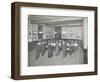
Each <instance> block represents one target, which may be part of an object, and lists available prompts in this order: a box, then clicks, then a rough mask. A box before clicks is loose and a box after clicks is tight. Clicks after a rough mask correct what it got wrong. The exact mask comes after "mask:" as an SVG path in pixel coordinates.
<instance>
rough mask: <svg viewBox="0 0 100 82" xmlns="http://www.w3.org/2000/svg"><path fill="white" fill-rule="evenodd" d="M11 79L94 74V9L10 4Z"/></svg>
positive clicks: (95, 46)
mask: <svg viewBox="0 0 100 82" xmlns="http://www.w3.org/2000/svg"><path fill="white" fill-rule="evenodd" d="M11 10H12V12H11V14H12V18H11V20H12V21H11V22H12V25H11V41H12V42H11V44H12V45H11V46H12V48H11V49H12V50H11V77H12V79H16V80H20V79H38V78H54V77H69V76H83V75H97V58H98V57H97V45H98V44H97V31H98V30H97V7H93V6H78V5H61V4H44V3H31V2H30V3H27V2H14V3H12V7H11Z"/></svg>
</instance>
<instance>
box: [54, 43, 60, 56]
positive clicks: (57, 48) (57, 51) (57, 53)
mask: <svg viewBox="0 0 100 82" xmlns="http://www.w3.org/2000/svg"><path fill="white" fill-rule="evenodd" d="M58 44H59V43H58V41H56V51H55V54H56V56H58V55H59V54H60V51H59V45H58Z"/></svg>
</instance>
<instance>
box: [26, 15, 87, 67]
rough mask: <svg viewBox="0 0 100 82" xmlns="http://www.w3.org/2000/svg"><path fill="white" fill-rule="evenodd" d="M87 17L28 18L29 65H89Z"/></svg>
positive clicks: (45, 16) (29, 16) (44, 16)
mask: <svg viewBox="0 0 100 82" xmlns="http://www.w3.org/2000/svg"><path fill="white" fill-rule="evenodd" d="M87 22H88V21H87V17H75V16H73V17H70V16H47V15H28V66H49V65H77V64H87V63H88V54H87V52H88V46H87V39H88V37H87V32H88V31H87V30H88V29H87V28H88V27H87V26H88V25H87V24H88V23H87Z"/></svg>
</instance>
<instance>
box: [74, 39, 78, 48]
mask: <svg viewBox="0 0 100 82" xmlns="http://www.w3.org/2000/svg"><path fill="white" fill-rule="evenodd" d="M73 45H74V48H75V50H77V49H78V43H77V41H75V42H74V44H73Z"/></svg>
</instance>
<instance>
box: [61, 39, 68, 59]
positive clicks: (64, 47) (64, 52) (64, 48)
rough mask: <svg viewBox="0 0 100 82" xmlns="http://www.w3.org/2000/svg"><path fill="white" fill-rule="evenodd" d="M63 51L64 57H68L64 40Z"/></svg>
mask: <svg viewBox="0 0 100 82" xmlns="http://www.w3.org/2000/svg"><path fill="white" fill-rule="evenodd" d="M62 52H63V58H65V57H66V55H67V53H66V42H65V41H63V42H62Z"/></svg>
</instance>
